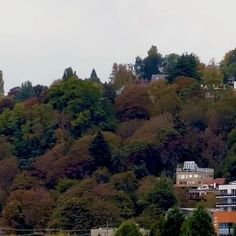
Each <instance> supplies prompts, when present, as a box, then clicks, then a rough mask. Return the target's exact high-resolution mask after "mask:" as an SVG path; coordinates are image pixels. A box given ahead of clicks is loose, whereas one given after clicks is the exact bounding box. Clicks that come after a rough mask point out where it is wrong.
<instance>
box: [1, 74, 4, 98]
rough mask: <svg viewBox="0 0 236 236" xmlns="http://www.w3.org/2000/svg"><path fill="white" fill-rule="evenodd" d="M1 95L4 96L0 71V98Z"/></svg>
mask: <svg viewBox="0 0 236 236" xmlns="http://www.w3.org/2000/svg"><path fill="white" fill-rule="evenodd" d="M3 95H4V81H3V75H2V71H0V96H1V97H2V96H3Z"/></svg>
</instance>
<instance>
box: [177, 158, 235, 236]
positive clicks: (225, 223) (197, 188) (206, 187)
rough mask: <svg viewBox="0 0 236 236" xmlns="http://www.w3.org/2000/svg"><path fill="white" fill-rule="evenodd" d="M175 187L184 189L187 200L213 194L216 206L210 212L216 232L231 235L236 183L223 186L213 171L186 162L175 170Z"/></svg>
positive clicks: (223, 183) (223, 181) (220, 179)
mask: <svg viewBox="0 0 236 236" xmlns="http://www.w3.org/2000/svg"><path fill="white" fill-rule="evenodd" d="M175 187H176V188H186V189H187V191H186V193H187V194H188V197H189V199H195V200H197V199H201V198H203V197H205V196H206V195H208V194H214V196H215V199H216V205H215V208H213V209H210V212H211V215H212V220H213V223H214V227H215V229H216V232H217V234H218V235H220V236H221V235H232V233H233V225H234V224H236V181H234V182H230V183H228V184H225V179H224V178H218V179H214V169H211V168H199V167H198V166H197V164H196V163H195V162H194V161H187V162H184V164H183V166H182V167H178V168H177V169H176V185H175ZM185 210H187V209H185ZM190 211H191V210H190Z"/></svg>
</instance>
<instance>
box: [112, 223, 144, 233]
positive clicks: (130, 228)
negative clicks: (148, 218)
mask: <svg viewBox="0 0 236 236" xmlns="http://www.w3.org/2000/svg"><path fill="white" fill-rule="evenodd" d="M124 235H125V236H141V233H140V232H139V228H138V227H137V225H136V224H135V222H133V221H127V222H124V223H122V224H121V226H120V227H119V228H118V229H117V231H116V232H115V236H124Z"/></svg>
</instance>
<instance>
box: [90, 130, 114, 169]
mask: <svg viewBox="0 0 236 236" xmlns="http://www.w3.org/2000/svg"><path fill="white" fill-rule="evenodd" d="M89 153H90V155H91V156H92V157H93V158H94V160H95V164H96V167H104V166H108V165H109V163H110V159H111V149H110V146H109V144H108V143H107V142H106V140H105V138H104V136H103V134H102V132H101V131H98V133H97V135H96V137H95V138H94V140H93V141H92V142H91V144H90V147H89Z"/></svg>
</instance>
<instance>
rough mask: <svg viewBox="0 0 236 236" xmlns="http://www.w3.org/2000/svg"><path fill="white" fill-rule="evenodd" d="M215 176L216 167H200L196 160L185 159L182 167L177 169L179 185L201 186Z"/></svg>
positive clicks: (177, 182)
mask: <svg viewBox="0 0 236 236" xmlns="http://www.w3.org/2000/svg"><path fill="white" fill-rule="evenodd" d="M213 178H214V169H211V168H199V167H198V166H197V164H196V163H195V162H194V161H185V162H184V165H183V167H182V168H177V169H176V185H177V186H183V187H185V186H191V187H198V186H201V185H203V184H205V183H207V182H209V181H211V180H213Z"/></svg>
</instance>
